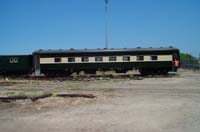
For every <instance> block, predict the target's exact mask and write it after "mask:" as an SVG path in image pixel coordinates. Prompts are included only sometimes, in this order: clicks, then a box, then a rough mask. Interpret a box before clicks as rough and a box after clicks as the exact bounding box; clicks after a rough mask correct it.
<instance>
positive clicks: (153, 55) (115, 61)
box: [33, 47, 180, 75]
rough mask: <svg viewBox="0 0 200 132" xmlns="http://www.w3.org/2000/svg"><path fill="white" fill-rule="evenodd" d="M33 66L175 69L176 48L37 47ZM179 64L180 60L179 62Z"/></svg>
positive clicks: (57, 69) (147, 70) (54, 68)
mask: <svg viewBox="0 0 200 132" xmlns="http://www.w3.org/2000/svg"><path fill="white" fill-rule="evenodd" d="M33 56H34V58H35V59H34V60H35V64H37V65H35V64H34V66H35V69H36V70H38V71H39V72H41V73H44V74H47V75H48V74H49V73H53V74H58V73H61V74H67V73H71V72H79V71H86V72H95V71H97V70H103V71H106V70H115V71H118V72H126V71H128V70H132V69H137V70H139V72H140V73H141V74H157V73H158V74H167V73H168V71H176V70H177V69H178V67H179V65H175V62H177V61H179V60H180V57H179V50H178V49H176V48H173V47H168V48H130V49H85V50H74V49H71V50H39V51H35V52H34V53H33ZM178 63H179V62H178Z"/></svg>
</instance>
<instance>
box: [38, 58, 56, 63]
mask: <svg viewBox="0 0 200 132" xmlns="http://www.w3.org/2000/svg"><path fill="white" fill-rule="evenodd" d="M52 63H54V58H40V64H52Z"/></svg>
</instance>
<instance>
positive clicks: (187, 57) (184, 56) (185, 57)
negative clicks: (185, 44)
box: [180, 53, 195, 60]
mask: <svg viewBox="0 0 200 132" xmlns="http://www.w3.org/2000/svg"><path fill="white" fill-rule="evenodd" d="M180 58H181V60H192V59H194V58H195V57H194V56H192V55H191V54H188V53H180Z"/></svg>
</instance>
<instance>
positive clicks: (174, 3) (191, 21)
mask: <svg viewBox="0 0 200 132" xmlns="http://www.w3.org/2000/svg"><path fill="white" fill-rule="evenodd" d="M108 27H109V48H124V47H126V48H134V47H166V46H174V47H177V48H179V49H180V50H181V51H182V52H187V53H191V54H192V55H195V56H198V55H199V53H200V0H110V3H109V26H108ZM104 47H105V28H104V0H0V54H29V53H31V52H33V51H35V50H38V49H69V48H75V49H83V48H88V49H90V48H104Z"/></svg>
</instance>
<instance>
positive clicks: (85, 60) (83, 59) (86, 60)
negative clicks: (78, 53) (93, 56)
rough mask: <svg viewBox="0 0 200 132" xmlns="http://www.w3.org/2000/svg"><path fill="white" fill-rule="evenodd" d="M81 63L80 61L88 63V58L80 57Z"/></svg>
mask: <svg viewBox="0 0 200 132" xmlns="http://www.w3.org/2000/svg"><path fill="white" fill-rule="evenodd" d="M81 61H82V62H88V61H89V58H88V57H82V58H81Z"/></svg>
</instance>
